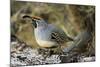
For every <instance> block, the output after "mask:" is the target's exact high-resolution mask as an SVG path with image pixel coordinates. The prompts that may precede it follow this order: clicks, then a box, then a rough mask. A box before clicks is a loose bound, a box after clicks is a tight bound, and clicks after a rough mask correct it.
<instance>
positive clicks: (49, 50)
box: [38, 48, 53, 58]
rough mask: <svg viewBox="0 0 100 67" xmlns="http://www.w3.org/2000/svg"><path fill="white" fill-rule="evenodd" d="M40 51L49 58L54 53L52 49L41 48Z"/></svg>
mask: <svg viewBox="0 0 100 67" xmlns="http://www.w3.org/2000/svg"><path fill="white" fill-rule="evenodd" d="M38 53H39V54H41V55H42V56H43V57H44V58H47V57H50V56H51V55H52V54H53V51H52V50H51V49H46V48H39V49H38Z"/></svg>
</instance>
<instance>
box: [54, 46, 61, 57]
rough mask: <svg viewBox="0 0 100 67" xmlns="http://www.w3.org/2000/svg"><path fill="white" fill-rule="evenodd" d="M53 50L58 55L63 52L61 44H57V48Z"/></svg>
mask: <svg viewBox="0 0 100 67" xmlns="http://www.w3.org/2000/svg"><path fill="white" fill-rule="evenodd" d="M53 51H54V54H58V55H62V54H63V51H62V48H61V45H59V46H58V47H57V48H55V49H54V50H53Z"/></svg>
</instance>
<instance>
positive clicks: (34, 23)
mask: <svg viewBox="0 0 100 67" xmlns="http://www.w3.org/2000/svg"><path fill="white" fill-rule="evenodd" d="M32 21H33V22H32V24H33V26H34V27H35V28H37V24H36V20H32Z"/></svg>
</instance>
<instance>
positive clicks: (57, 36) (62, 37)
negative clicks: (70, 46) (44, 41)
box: [51, 25, 73, 43]
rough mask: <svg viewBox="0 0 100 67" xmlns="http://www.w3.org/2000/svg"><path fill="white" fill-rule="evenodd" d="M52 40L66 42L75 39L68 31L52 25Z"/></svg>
mask: <svg viewBox="0 0 100 67" xmlns="http://www.w3.org/2000/svg"><path fill="white" fill-rule="evenodd" d="M52 28H53V29H52V33H51V40H54V41H56V42H57V43H65V42H68V41H73V39H72V38H70V37H68V36H67V35H66V33H65V32H64V31H63V30H62V29H61V28H59V27H57V26H53V25H52Z"/></svg>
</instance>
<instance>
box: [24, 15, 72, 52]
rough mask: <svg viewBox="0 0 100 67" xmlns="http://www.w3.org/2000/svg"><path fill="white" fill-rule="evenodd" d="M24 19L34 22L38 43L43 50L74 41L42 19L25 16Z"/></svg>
mask: <svg viewBox="0 0 100 67" xmlns="http://www.w3.org/2000/svg"><path fill="white" fill-rule="evenodd" d="M23 18H24V19H25V18H30V19H31V20H32V25H33V26H34V34H35V39H36V42H37V43H38V45H39V46H40V47H42V48H47V49H49V48H50V49H51V48H53V47H60V46H61V45H62V44H64V43H66V42H68V41H73V39H72V38H70V37H69V36H67V34H66V33H65V32H64V31H63V30H62V29H61V28H60V27H58V26H56V25H54V24H49V23H47V22H46V21H45V20H44V19H42V18H41V17H36V16H34V17H31V16H27V15H25V16H23ZM59 50H60V49H59ZM57 51H58V50H57Z"/></svg>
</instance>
